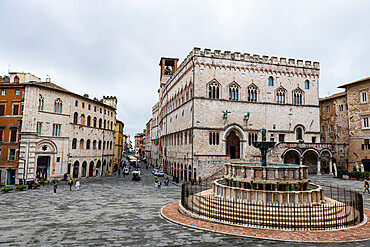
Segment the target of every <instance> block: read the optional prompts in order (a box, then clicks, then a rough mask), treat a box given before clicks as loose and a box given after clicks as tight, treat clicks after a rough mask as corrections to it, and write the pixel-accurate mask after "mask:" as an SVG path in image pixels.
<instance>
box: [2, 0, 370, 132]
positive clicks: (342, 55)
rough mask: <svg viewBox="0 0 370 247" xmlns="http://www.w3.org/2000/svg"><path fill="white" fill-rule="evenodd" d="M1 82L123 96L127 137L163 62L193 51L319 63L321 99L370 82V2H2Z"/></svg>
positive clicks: (139, 125)
mask: <svg viewBox="0 0 370 247" xmlns="http://www.w3.org/2000/svg"><path fill="white" fill-rule="evenodd" d="M0 10H1V15H0V30H1V34H2V35H1V38H0V74H1V75H5V74H7V73H8V66H9V65H10V71H17V72H22V71H24V72H30V73H32V74H34V75H36V76H39V77H41V78H42V80H45V78H46V75H49V76H50V77H51V79H52V82H54V83H56V84H58V85H60V86H62V87H64V88H66V89H68V90H71V91H74V92H76V93H78V94H81V95H82V94H84V93H87V94H89V95H90V97H91V98H93V97H98V98H102V96H103V95H115V96H117V97H118V110H117V112H118V118H119V119H120V120H122V121H123V122H124V123H125V127H126V129H125V130H126V132H127V133H128V134H131V135H133V134H135V133H137V132H141V131H142V130H143V128H145V123H146V122H147V121H148V120H149V119H150V117H151V107H152V106H153V105H154V104H155V103H156V102H157V100H158V95H157V89H158V86H159V66H158V64H159V59H160V57H162V56H165V57H176V58H179V59H180V62H181V61H182V60H183V59H184V58H185V57H186V56H187V54H188V53H189V52H190V51H191V49H192V48H193V47H200V48H202V49H204V48H210V49H212V50H214V49H220V50H222V51H225V50H228V51H231V52H235V51H239V52H242V53H245V52H246V53H251V54H260V55H268V56H277V57H287V58H295V59H303V60H312V61H319V62H320V66H321V71H320V72H321V73H320V97H325V96H327V95H328V94H332V93H335V92H339V91H341V90H339V89H337V86H338V85H341V84H344V83H347V82H351V81H354V80H358V79H361V78H364V77H368V76H370V73H369V72H370V71H369V70H370V59H369V55H370V25H369V24H370V14H369V13H370V1H357V0H356V1H354V0H353V1H324V0H320V1H308V0H306V1H261V0H258V1H246V0H242V1H216V0H211V1H201V0H196V1H191V0H186V1H174V0H171V1H156V0H148V1H138V0H135V1H123V0H121V1H118V0H117V1H113V0H112V1H108V0H106V1H103V0H101V1H93V0H87V1H78V0H71V1H67V0H64V1H56V0H53V1H50V0H45V1H41V0H32V1H21V0H17V1H5V0H0Z"/></svg>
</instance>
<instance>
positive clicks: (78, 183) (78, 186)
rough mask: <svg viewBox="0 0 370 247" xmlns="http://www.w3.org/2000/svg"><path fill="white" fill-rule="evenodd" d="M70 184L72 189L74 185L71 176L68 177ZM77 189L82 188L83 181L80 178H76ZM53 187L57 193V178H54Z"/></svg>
mask: <svg viewBox="0 0 370 247" xmlns="http://www.w3.org/2000/svg"><path fill="white" fill-rule="evenodd" d="M68 185H69V190H70V191H72V186H73V179H72V178H69V179H68ZM75 186H76V190H77V191H79V190H80V186H81V183H80V181H79V180H76V185H75ZM53 188H54V193H57V188H58V181H57V180H54V181H53Z"/></svg>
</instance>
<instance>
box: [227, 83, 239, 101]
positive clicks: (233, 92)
mask: <svg viewBox="0 0 370 247" xmlns="http://www.w3.org/2000/svg"><path fill="white" fill-rule="evenodd" d="M229 100H233V101H238V100H239V86H238V84H236V83H232V84H230V86H229Z"/></svg>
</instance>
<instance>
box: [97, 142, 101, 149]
mask: <svg viewBox="0 0 370 247" xmlns="http://www.w3.org/2000/svg"><path fill="white" fill-rule="evenodd" d="M98 149H99V150H101V141H99V145H98Z"/></svg>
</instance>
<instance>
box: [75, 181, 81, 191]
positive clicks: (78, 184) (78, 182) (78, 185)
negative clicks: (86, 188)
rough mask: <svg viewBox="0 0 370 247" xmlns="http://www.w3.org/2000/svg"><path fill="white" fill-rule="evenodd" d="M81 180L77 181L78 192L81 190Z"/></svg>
mask: <svg viewBox="0 0 370 247" xmlns="http://www.w3.org/2000/svg"><path fill="white" fill-rule="evenodd" d="M80 185H81V184H80V180H77V181H76V190H77V191H79V190H80Z"/></svg>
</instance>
